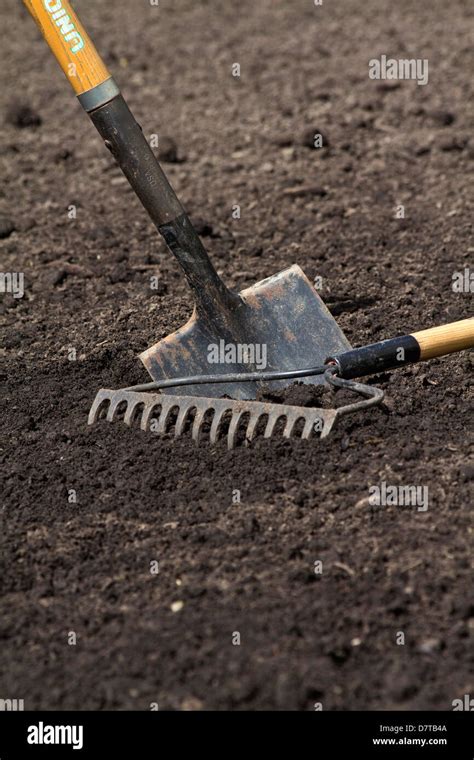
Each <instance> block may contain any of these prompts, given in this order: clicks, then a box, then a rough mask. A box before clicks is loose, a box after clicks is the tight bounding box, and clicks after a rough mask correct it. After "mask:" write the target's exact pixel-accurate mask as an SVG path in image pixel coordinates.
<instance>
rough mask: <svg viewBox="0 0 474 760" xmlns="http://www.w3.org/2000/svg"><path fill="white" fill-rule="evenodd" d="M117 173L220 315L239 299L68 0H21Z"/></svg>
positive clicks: (201, 301) (204, 301) (203, 304)
mask: <svg viewBox="0 0 474 760" xmlns="http://www.w3.org/2000/svg"><path fill="white" fill-rule="evenodd" d="M23 2H24V4H25V6H26V8H27V9H28V11H29V12H30V14H31V15H32V17H33V19H34V20H35V21H36V23H37V25H38V26H39V28H40V29H41V31H42V33H43V36H44V38H45V40H46V42H47V43H48V45H49V47H50V48H51V51H52V52H53V53H54V55H55V57H56V58H57V60H58V62H59V65H60V66H61V68H62V70H63V72H64V74H65V75H66V77H67V78H68V80H69V82H70V83H71V85H72V87H73V89H74V91H75V93H76V95H77V97H78V99H79V101H80V103H81V105H82V106H83V108H84V109H85V111H87V113H88V114H89V116H90V118H91V120H92V122H93V123H94V125H95V127H96V128H97V130H98V131H99V133H100V134H101V136H102V137H103V139H104V142H105V145H106V147H107V148H108V149H109V150H110V152H111V153H112V154H113V156H114V158H115V159H116V161H117V163H118V164H119V165H120V168H121V169H122V171H123V173H124V174H125V176H126V177H127V179H128V181H129V183H130V184H131V186H132V188H133V189H134V191H135V193H136V194H137V196H138V198H139V199H140V201H141V203H142V204H143V206H144V207H145V209H146V211H147V212H148V214H149V216H150V218H151V220H152V222H153V223H154V225H155V226H156V228H157V229H158V231H159V232H160V234H161V235H162V236H163V238H164V239H165V242H166V245H167V246H168V248H169V250H170V251H171V252H172V253H173V254H174V255H175V256H176V258H177V259H178V261H179V263H180V265H181V267H182V269H183V270H184V273H185V275H186V278H187V280H188V283H189V285H190V287H191V289H192V290H193V293H194V296H195V299H196V306H197V309H198V311H201V312H202V313H204V314H206V313H211V314H212V315H214V314H215V313H216V307H217V309H218V310H219V309H220V311H221V313H222V315H223V321H224V322H225V318H226V316H228V315H229V314H230V312H231V311H232V310H233V309H235V308H236V307H237V306H239V305H240V304H241V299H240V297H239V296H237V295H236V294H234V293H232V292H231V291H229V290H228V289H227V288H226V286H225V285H224V283H223V282H222V281H221V279H220V278H219V276H218V274H217V272H216V270H215V269H214V267H213V265H212V263H211V261H210V259H209V256H208V255H207V252H206V250H205V248H204V246H203V244H202V243H201V240H200V238H199V236H198V234H197V232H196V230H195V229H194V227H193V225H192V223H191V221H190V219H189V217H188V216H187V214H186V213H185V211H184V209H183V207H182V205H181V203H180V201H179V200H178V198H177V196H176V193H175V192H174V190H173V188H172V187H171V185H170V183H169V182H168V179H167V178H166V175H165V173H164V172H163V170H162V168H161V166H160V164H159V163H158V160H157V159H156V157H155V155H154V153H153V151H152V150H151V148H150V146H149V145H148V142H147V140H146V138H145V136H144V135H143V132H142V130H141V127H140V126H139V124H138V123H137V122H136V121H135V119H134V117H133V115H132V113H131V111H130V109H129V108H128V106H127V104H126V102H125V100H124V98H123V96H122V95H121V93H120V90H119V88H118V86H117V84H116V83H115V81H114V80H113V78H112V76H111V75H110V73H109V71H108V70H107V67H106V66H105V64H104V62H103V61H102V59H101V57H100V55H99V53H98V52H97V50H96V48H95V47H94V45H93V43H92V42H91V40H90V38H89V36H88V34H87V32H86V31H85V29H84V27H83V25H82V24H81V22H80V20H79V18H78V16H77V14H76V13H75V11H74V10H73V8H72V7H71V5H70V3H69V0H23Z"/></svg>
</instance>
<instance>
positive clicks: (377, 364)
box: [89, 315, 474, 449]
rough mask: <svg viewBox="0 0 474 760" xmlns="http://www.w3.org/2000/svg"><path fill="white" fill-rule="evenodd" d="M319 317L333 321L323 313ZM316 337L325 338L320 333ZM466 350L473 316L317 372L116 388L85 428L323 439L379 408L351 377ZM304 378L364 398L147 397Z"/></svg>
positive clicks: (332, 358) (351, 355)
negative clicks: (336, 401)
mask: <svg viewBox="0 0 474 760" xmlns="http://www.w3.org/2000/svg"><path fill="white" fill-rule="evenodd" d="M324 318H325V319H329V320H332V321H334V320H333V317H332V316H331V315H329V317H328V316H325V317H324ZM320 334H321V335H325V334H327V332H326V330H324V329H323V330H321V333H320ZM473 347H474V318H470V319H464V320H461V321H459V322H452V323H451V324H448V325H441V326H439V327H433V328H430V329H428V330H421V331H419V332H415V333H412V334H410V335H404V336H401V337H398V338H391V339H389V340H384V341H381V342H379V343H372V344H370V345H368V346H363V347H361V348H355V349H351V350H349V351H344V352H342V353H338V354H331V353H327V358H326V362H325V364H324V365H322V366H319V367H318V366H315V367H311V368H305V369H299V370H292V371H281V372H259V373H254V372H251V373H241V374H237V375H228V376H222V377H220V378H218V379H216V378H215V377H212V376H211V377H209V376H201V377H183V378H175V379H174V380H164V381H161V382H154V383H147V384H144V385H137V386H134V387H131V388H124V389H122V390H108V389H103V390H101V391H99V393H98V394H97V396H96V398H95V400H94V403H93V405H92V408H91V411H90V414H89V424H92V423H93V422H95V421H96V420H97V419H99V418H101V416H106V418H107V420H109V421H110V422H111V421H112V420H114V419H115V418H121V419H123V420H124V422H125V424H127V425H132V424H133V423H134V422H139V423H140V427H141V428H142V430H151V431H152V432H155V433H157V434H164V433H170V432H172V430H173V429H174V434H175V437H177V436H180V435H181V434H182V433H183V432H184V431H185V430H191V432H192V437H193V439H194V440H195V441H199V438H200V436H201V434H202V433H203V432H205V433H206V434H207V435H208V437H209V440H210V442H211V443H215V442H216V440H217V439H218V438H219V437H221V436H223V435H227V445H228V448H229V449H231V448H233V446H234V445H235V443H236V440H244V441H245V442H250V441H251V440H252V439H253V438H254V436H255V435H256V434H257V433H258V432H259V428H260V432H261V433H262V434H263V436H264V437H265V438H269V437H270V436H272V435H274V434H277V433H279V434H280V435H283V436H284V437H286V438H289V437H290V436H293V437H300V438H304V439H307V438H310V437H312V436H314V437H320V438H326V437H327V436H328V435H329V434H330V432H331V431H332V429H333V428H334V425H335V424H336V422H337V420H338V419H340V418H341V417H342V416H343V415H346V414H349V413H352V412H356V411H361V410H363V409H367V408H369V407H371V406H374V405H376V404H380V403H381V402H382V400H383V398H384V393H383V391H382V390H381V389H380V388H377V387H375V386H373V385H365V384H362V383H357V382H354V378H358V377H363V376H364V375H369V374H374V373H380V372H385V371H388V370H391V369H396V368H398V367H403V366H406V365H408V364H414V363H417V362H420V361H426V360H428V359H434V358H435V357H440V356H445V355H447V354H450V353H454V352H456V351H462V350H464V349H468V348H473ZM325 353H326V351H325V345H324V343H322V344H320V346H319V354H323V355H324V354H325ZM308 376H317V377H322V378H323V380H324V381H325V382H326V383H328V384H329V385H330V386H332V387H333V388H342V389H345V390H348V391H352V392H354V393H356V394H358V395H360V396H363V397H364V398H363V399H362V400H358V401H354V402H352V403H350V404H346V405H344V406H340V407H337V408H334V409H326V408H317V407H297V406H292V405H287V404H276V403H265V402H260V401H248V400H233V399H217V398H203V397H199V398H198V397H193V396H177V395H174V396H170V395H169V396H167V395H164V394H163V393H155V391H157V390H161V391H163V390H165V389H169V388H172V387H181V388H185V387H186V386H187V385H191V386H194V384H199V383H202V384H203V385H205V384H207V383H209V382H211V381H214V382H222V383H223V384H228V383H234V382H238V383H243V382H247V381H252V382H255V381H256V380H257V379H258V381H259V382H265V381H271V380H273V381H274V380H277V381H278V382H281V381H283V380H298V379H302V378H303V379H305V378H306V377H308Z"/></svg>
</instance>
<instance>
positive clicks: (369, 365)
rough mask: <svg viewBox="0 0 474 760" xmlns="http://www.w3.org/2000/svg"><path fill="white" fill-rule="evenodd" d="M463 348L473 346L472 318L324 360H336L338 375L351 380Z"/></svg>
mask: <svg viewBox="0 0 474 760" xmlns="http://www.w3.org/2000/svg"><path fill="white" fill-rule="evenodd" d="M465 348H474V317H471V318H470V319H462V320H461V321H460V322H451V324H449V325H440V326H439V327H431V328H430V329H429V330H420V332H416V333H412V334H411V335H401V336H400V337H399V338H389V339H388V340H382V341H381V342H380V343H371V344H370V345H369V346H362V347H361V348H353V349H351V350H350V351H345V352H344V353H343V354H338V355H337V356H332V357H329V358H328V359H327V362H330V363H336V364H337V365H338V366H339V372H340V374H341V376H342V377H345V378H347V379H352V378H355V377H363V376H364V375H373V374H375V373H376V372H385V371H386V370H390V369H396V368H397V367H404V366H405V365H406V364H415V363H416V362H420V361H425V360H426V359H434V358H435V357H436V356H445V355H446V354H452V353H453V352H454V351H463V349H465Z"/></svg>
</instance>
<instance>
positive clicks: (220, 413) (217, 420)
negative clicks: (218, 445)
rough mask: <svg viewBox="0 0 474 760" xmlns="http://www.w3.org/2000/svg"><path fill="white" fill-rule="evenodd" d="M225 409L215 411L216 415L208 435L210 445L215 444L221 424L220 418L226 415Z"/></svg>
mask: <svg viewBox="0 0 474 760" xmlns="http://www.w3.org/2000/svg"><path fill="white" fill-rule="evenodd" d="M226 411H227V408H226V407H223V408H222V409H220V410H219V411H217V410H216V413H215V415H214V419H213V420H212V424H211V430H210V433H209V440H210V442H211V443H215V442H216V441H217V437H218V435H219V427H220V424H221V422H222V418H223V416H224V414H225V413H226Z"/></svg>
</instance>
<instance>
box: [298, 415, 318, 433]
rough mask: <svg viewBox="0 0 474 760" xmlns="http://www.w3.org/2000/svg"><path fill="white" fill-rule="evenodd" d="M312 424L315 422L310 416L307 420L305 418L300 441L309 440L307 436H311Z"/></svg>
mask: <svg viewBox="0 0 474 760" xmlns="http://www.w3.org/2000/svg"><path fill="white" fill-rule="evenodd" d="M314 422H315V421H314V419H313V418H312V416H311V417H310V418H309V419H308V418H306V422H305V425H304V428H303V432H302V433H301V438H302V439H308V438H309V436H310V435H311V432H312V430H313V429H314Z"/></svg>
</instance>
